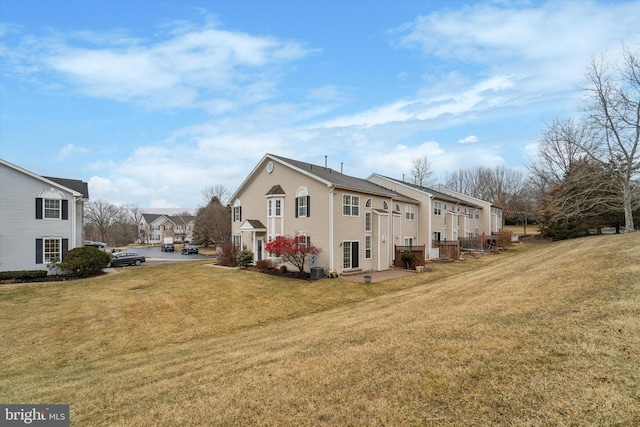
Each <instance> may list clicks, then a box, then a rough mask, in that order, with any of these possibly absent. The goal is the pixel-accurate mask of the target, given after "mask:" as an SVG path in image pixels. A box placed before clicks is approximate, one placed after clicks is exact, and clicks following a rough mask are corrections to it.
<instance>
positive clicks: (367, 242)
mask: <svg viewBox="0 0 640 427" xmlns="http://www.w3.org/2000/svg"><path fill="white" fill-rule="evenodd" d="M372 241H373V238H372V237H371V236H369V235H367V236H364V258H365V259H371V253H372V250H371V247H372Z"/></svg>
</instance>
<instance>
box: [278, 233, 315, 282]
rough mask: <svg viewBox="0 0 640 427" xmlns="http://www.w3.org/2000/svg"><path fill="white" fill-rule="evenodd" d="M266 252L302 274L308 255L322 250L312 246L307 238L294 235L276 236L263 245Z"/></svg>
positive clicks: (301, 235)
mask: <svg viewBox="0 0 640 427" xmlns="http://www.w3.org/2000/svg"><path fill="white" fill-rule="evenodd" d="M265 248H266V250H267V252H270V253H272V254H275V255H277V256H279V257H282V260H283V261H285V262H288V263H289V264H292V265H294V266H296V267H298V270H300V273H303V272H304V266H305V264H306V261H307V257H308V256H309V255H316V254H319V253H320V252H322V250H321V249H320V248H318V247H316V246H314V245H313V244H312V243H311V241H310V240H309V236H305V235H303V234H296V235H295V236H294V237H291V236H286V237H284V236H278V237H276V238H275V239H274V240H271V241H270V242H267V244H266V245H265Z"/></svg>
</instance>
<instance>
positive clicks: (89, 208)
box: [84, 200, 118, 242]
mask: <svg viewBox="0 0 640 427" xmlns="http://www.w3.org/2000/svg"><path fill="white" fill-rule="evenodd" d="M84 209H85V210H84V216H85V218H86V222H87V223H88V225H89V226H92V227H94V228H95V229H96V231H97V232H98V235H99V236H100V240H101V241H103V242H106V241H107V231H108V230H109V227H110V226H111V225H112V224H114V222H115V220H116V216H117V215H118V208H117V207H116V206H114V205H112V204H111V203H109V202H107V201H105V200H96V201H95V202H89V203H87V204H86V205H85V208H84Z"/></svg>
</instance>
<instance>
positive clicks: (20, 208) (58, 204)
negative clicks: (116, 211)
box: [0, 159, 89, 271]
mask: <svg viewBox="0 0 640 427" xmlns="http://www.w3.org/2000/svg"><path fill="white" fill-rule="evenodd" d="M88 200H89V190H88V185H87V183H86V182H83V181H81V180H77V179H68V178H55V177H48V176H40V175H38V174H35V173H33V172H30V171H28V170H26V169H23V168H21V167H19V166H16V165H14V164H12V163H9V162H7V161H5V160H2V159H0V271H18V270H46V269H47V264H49V263H50V262H52V261H54V260H58V261H61V260H62V259H63V258H64V256H65V254H66V253H67V252H68V251H70V250H71V249H73V248H76V247H78V246H82V225H83V219H84V204H85V203H86V202H87V201H88Z"/></svg>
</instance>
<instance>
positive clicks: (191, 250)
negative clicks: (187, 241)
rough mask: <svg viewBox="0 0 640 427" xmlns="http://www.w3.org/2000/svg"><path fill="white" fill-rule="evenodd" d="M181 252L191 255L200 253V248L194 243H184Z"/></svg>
mask: <svg viewBox="0 0 640 427" xmlns="http://www.w3.org/2000/svg"><path fill="white" fill-rule="evenodd" d="M180 253H181V254H182V255H191V254H197V253H198V248H196V247H195V246H193V245H184V247H183V248H182V250H181V251H180Z"/></svg>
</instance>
